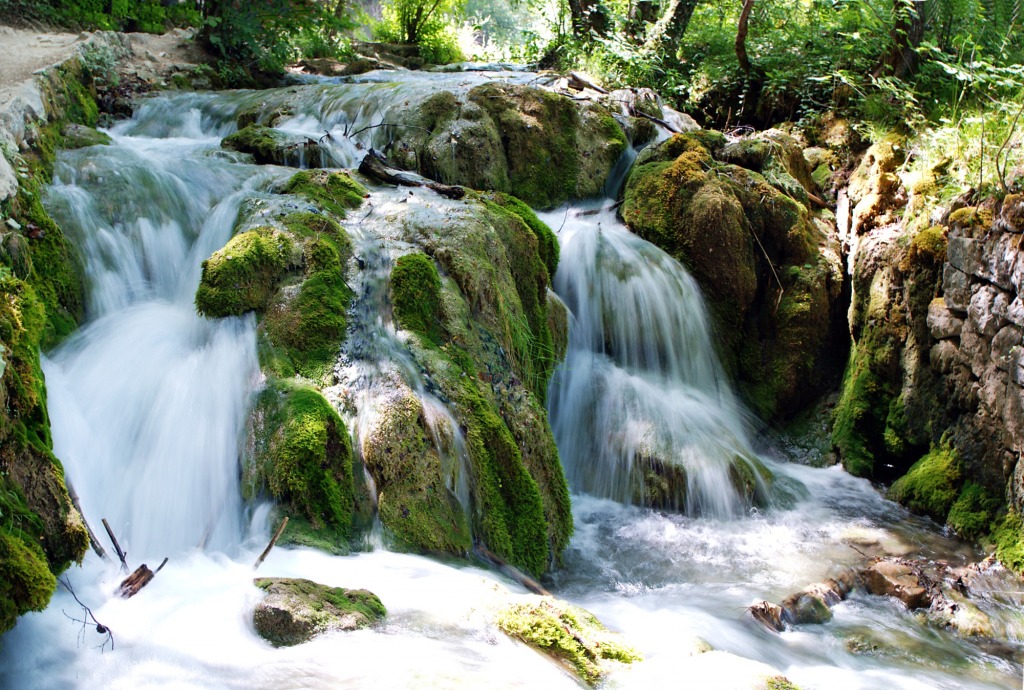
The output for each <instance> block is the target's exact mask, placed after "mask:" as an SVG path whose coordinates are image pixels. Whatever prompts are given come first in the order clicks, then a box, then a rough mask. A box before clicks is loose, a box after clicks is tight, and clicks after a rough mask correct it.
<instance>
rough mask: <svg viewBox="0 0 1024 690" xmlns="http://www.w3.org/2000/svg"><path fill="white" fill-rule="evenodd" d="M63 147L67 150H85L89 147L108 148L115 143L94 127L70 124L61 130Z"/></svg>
mask: <svg viewBox="0 0 1024 690" xmlns="http://www.w3.org/2000/svg"><path fill="white" fill-rule="evenodd" d="M61 135H62V136H63V147H64V148H66V149H84V148H85V147H87V146H106V145H108V144H110V143H111V141H113V140H112V139H111V138H110V135H108V134H106V133H104V132H101V131H99V130H97V129H93V128H92V127H87V126H85V125H79V124H75V123H74V122H69V123H67V124H65V125H64V128H63V129H62V130H61Z"/></svg>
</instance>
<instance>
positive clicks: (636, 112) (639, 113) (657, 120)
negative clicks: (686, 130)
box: [633, 108, 680, 134]
mask: <svg viewBox="0 0 1024 690" xmlns="http://www.w3.org/2000/svg"><path fill="white" fill-rule="evenodd" d="M633 116H634V117H642V118H644V119H645V120H650V121H651V122H653V123H654V124H656V125H661V126H662V127H664V128H665V129H667V130H668V131H670V132H672V133H673V134H679V133H680V132H679V130H678V129H676V128H675V127H673V126H672V125H670V124H669V123H668V122H665V120H662V119H661V118H660V117H654V116H653V115H648V114H647V113H645V112H643V111H642V110H637V109H635V108H634V109H633Z"/></svg>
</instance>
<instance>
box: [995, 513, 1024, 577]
mask: <svg viewBox="0 0 1024 690" xmlns="http://www.w3.org/2000/svg"><path fill="white" fill-rule="evenodd" d="M992 540H993V541H994V542H995V545H996V556H997V557H998V558H999V560H1000V561H1001V562H1002V563H1003V565H1005V566H1006V567H1007V568H1009V569H1010V570H1012V571H1014V572H1015V573H1017V574H1018V575H1024V522H1021V518H1020V515H1018V514H1017V513H1012V512H1011V513H1008V514H1007V515H1005V516H1003V518H1002V519H1001V520H999V521H997V522H995V523H994V524H993V525H992Z"/></svg>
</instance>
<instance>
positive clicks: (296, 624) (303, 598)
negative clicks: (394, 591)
mask: <svg viewBox="0 0 1024 690" xmlns="http://www.w3.org/2000/svg"><path fill="white" fill-rule="evenodd" d="M253 584H255V585H256V586H257V587H259V588H260V589H262V590H263V591H264V592H265V594H264V595H263V598H262V599H261V600H260V601H259V603H258V604H256V608H255V609H254V611H253V615H252V622H253V625H254V626H255V628H256V632H257V633H259V635H260V637H262V638H263V639H265V640H267V641H268V642H270V643H271V644H272V645H274V646H275V647H290V646H293V645H297V644H302V643H303V642H307V641H309V640H311V639H312V638H313V637H315V636H317V635H320V634H323V633H327V632H335V631H342V630H357V629H359V628H364V627H366V626H368V625H371V624H373V623H376V622H378V621H380V620H382V619H383V618H384V617H385V616H386V615H387V610H386V609H385V608H384V605H383V604H382V603H381V601H380V599H379V598H378V597H377V595H376V594H374V593H373V592H369V591H367V590H365V589H343V588H341V587H328V586H327V585H321V584H319V583H316V582H313V581H311V580H304V579H299V578H281V577H262V578H257V579H255V580H253Z"/></svg>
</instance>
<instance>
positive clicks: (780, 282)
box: [622, 133, 842, 419]
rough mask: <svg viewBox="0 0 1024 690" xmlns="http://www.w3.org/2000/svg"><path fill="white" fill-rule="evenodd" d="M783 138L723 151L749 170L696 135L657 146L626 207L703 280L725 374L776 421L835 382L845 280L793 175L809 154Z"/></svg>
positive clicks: (826, 232)
mask: <svg viewBox="0 0 1024 690" xmlns="http://www.w3.org/2000/svg"><path fill="white" fill-rule="evenodd" d="M777 134H778V139H779V140H780V142H782V143H777V142H775V141H774V140H772V139H769V138H764V139H749V140H744V141H743V142H739V143H737V144H732V145H729V146H724V147H722V148H721V149H720V153H719V154H718V155H719V156H720V157H722V158H723V159H724V160H725V161H736V162H739V163H743V164H744V165H746V166H749V167H741V166H740V165H736V164H734V163H728V162H725V163H723V161H722V160H716V159H715V157H713V156H712V153H711V151H709V150H708V148H707V147H706V146H705V145H704V144H703V143H702V139H701V138H700V137H698V136H696V135H695V134H693V133H691V134H679V135H675V136H673V137H672V138H670V139H668V140H666V141H664V142H662V143H661V144H659V145H657V146H654V147H649V148H648V149H645V150H644V151H643V152H641V154H640V156H639V157H638V159H637V162H636V165H635V166H634V168H633V171H632V172H631V173H630V177H629V180H628V181H627V184H626V191H625V198H624V201H623V206H622V216H623V219H624V220H625V221H626V223H627V224H628V225H629V226H630V228H631V229H633V230H634V231H635V232H637V233H638V234H640V235H641V236H642V237H644V238H645V239H647V240H649V241H651V242H653V243H654V244H656V245H658V246H659V247H661V248H662V249H665V250H666V251H668V252H669V253H670V254H672V255H673V256H675V257H676V258H677V259H679V260H680V261H681V262H682V263H683V264H684V265H686V267H687V268H688V269H689V270H690V272H691V273H692V274H693V275H694V277H695V278H696V279H697V281H698V283H699V284H700V286H701V289H702V290H703V292H704V294H705V296H706V297H707V300H708V304H709V308H710V311H711V314H712V316H713V318H714V322H715V326H716V331H717V333H718V341H719V344H720V345H719V354H720V357H721V358H722V360H723V363H724V364H725V367H726V369H727V371H728V372H729V373H730V374H731V375H732V376H733V377H734V378H735V379H736V380H737V383H738V384H739V387H740V390H741V392H742V393H743V394H744V396H745V397H746V398H747V401H748V402H749V403H750V404H751V405H752V406H753V407H754V408H755V410H756V411H757V412H758V413H759V414H761V415H762V416H764V417H766V418H769V419H772V418H776V417H783V416H786V415H789V414H792V413H793V412H794V411H795V410H797V409H798V408H799V406H800V405H801V404H802V403H806V402H809V400H810V399H811V398H812V397H813V395H814V394H815V392H819V391H821V390H823V388H824V386H825V385H826V384H827V383H829V382H830V381H831V379H832V377H833V375H834V364H833V363H832V362H833V359H834V358H833V357H831V356H830V355H831V354H832V351H833V350H834V349H835V347H836V344H835V342H836V338H835V336H834V334H833V320H834V313H835V309H834V307H835V305H836V303H837V300H838V298H839V293H840V289H841V286H842V267H841V262H840V256H839V245H838V242H837V239H836V237H835V230H834V228H833V227H832V226H831V225H830V223H829V222H828V221H827V220H826V219H824V218H817V217H812V215H811V214H810V212H809V211H808V209H807V207H806V205H805V203H802V202H806V198H807V197H806V189H805V187H804V186H803V184H802V183H800V182H798V181H796V179H795V178H794V177H793V176H792V174H791V173H789V172H787V171H788V170H789V169H792V170H793V172H794V173H796V174H799V175H800V176H801V177H805V175H804V173H805V172H807V171H806V170H805V168H806V162H805V161H803V154H802V152H801V151H800V149H799V147H797V146H796V144H795V142H793V141H792V140H791V139H789V137H787V136H786V135H783V134H781V133H777ZM704 139H707V137H705V138H704ZM773 161H774V162H773ZM801 162H803V165H802V167H801V165H800V163H801ZM787 166H788V167H787ZM756 170H762V171H764V172H765V174H768V173H769V172H771V173H772V174H774V175H775V176H776V178H778V179H781V176H783V175H785V176H787V177H788V179H790V180H792V181H793V184H790V185H789V186H788V187H787V186H786V185H780V184H779V183H778V179H776V181H775V182H772V181H770V180H769V179H767V178H766V177H765V175H762V174H761V173H759V172H757V171H756ZM806 184H807V185H808V186H810V185H813V181H809V178H808V181H807V182H806ZM794 185H795V186H794ZM789 187H793V188H792V189H790V188H789ZM796 188H799V190H800V191H801V192H802V194H801V193H798V191H797V189H796ZM780 190H783V191H780Z"/></svg>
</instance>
